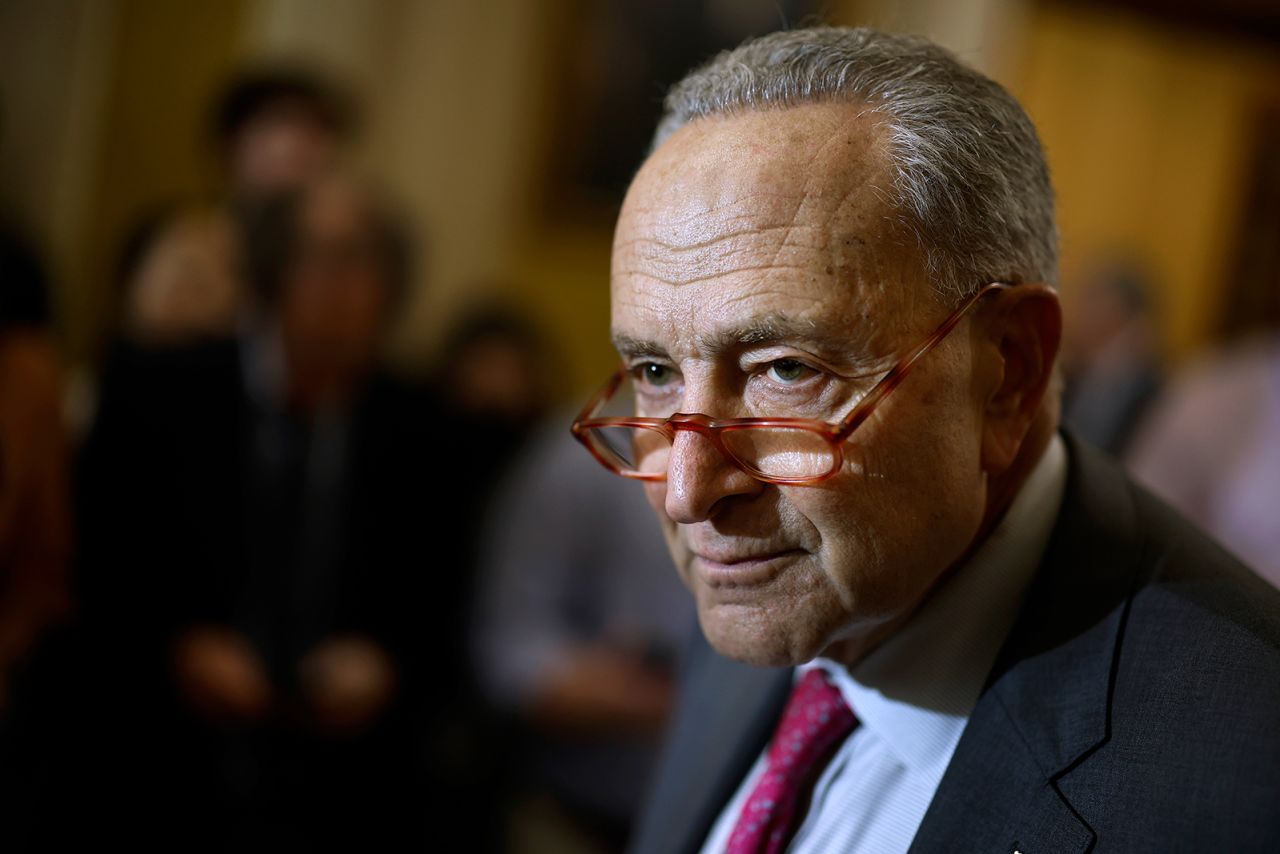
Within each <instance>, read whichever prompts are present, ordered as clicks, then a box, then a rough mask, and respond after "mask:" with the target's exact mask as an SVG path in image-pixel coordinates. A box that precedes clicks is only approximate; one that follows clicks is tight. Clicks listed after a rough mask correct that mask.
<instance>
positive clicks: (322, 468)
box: [81, 177, 448, 850]
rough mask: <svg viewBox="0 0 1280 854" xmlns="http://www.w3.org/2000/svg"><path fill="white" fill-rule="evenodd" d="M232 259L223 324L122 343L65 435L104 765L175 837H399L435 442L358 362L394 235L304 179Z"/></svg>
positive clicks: (395, 248) (373, 330) (429, 419)
mask: <svg viewBox="0 0 1280 854" xmlns="http://www.w3.org/2000/svg"><path fill="white" fill-rule="evenodd" d="M246 250H247V252H246V255H247V257H248V261H249V269H250V271H251V273H252V281H253V283H254V286H255V290H256V291H257V294H258V303H259V305H260V306H261V309H260V310H259V311H258V312H256V313H255V315H254V318H253V320H252V321H251V322H249V323H247V324H246V331H245V333H244V334H243V335H242V336H241V337H239V338H238V339H223V340H215V341H208V342H204V343H201V344H198V345H194V346H189V347H185V348H174V349H167V350H156V351H152V352H150V353H147V354H145V355H139V356H137V357H136V358H137V359H138V361H137V364H135V365H134V366H133V368H132V370H133V376H134V381H133V382H131V383H130V384H129V386H128V388H127V393H124V394H119V395H116V396H114V397H110V398H107V399H104V405H103V408H102V410H101V412H100V413H99V418H98V421H97V423H96V425H95V427H94V430H93V433H92V434H91V436H90V439H89V441H88V444H87V447H86V449H85V454H84V460H83V465H82V469H81V483H82V490H81V502H82V512H83V516H84V518H85V520H86V526H85V531H84V541H83V559H82V579H83V590H84V594H85V597H86V606H87V607H88V608H90V609H92V617H93V620H92V622H91V629H90V631H91V633H92V635H93V636H95V637H97V638H100V639H101V641H102V646H103V648H104V649H105V650H106V651H107V653H108V654H107V656H106V661H105V664H106V665H107V667H108V668H111V669H112V675H111V677H110V682H111V684H110V685H108V686H107V689H106V690H105V691H104V694H107V695H108V696H111V697H112V698H113V700H114V701H115V702H116V703H117V704H118V705H117V706H116V708H115V710H114V711H115V712H116V715H115V717H116V720H115V721H114V725H115V726H116V727H118V731H117V732H115V733H112V737H113V738H116V739H127V740H128V743H127V744H125V745H122V749H121V750H120V752H119V753H118V754H117V755H116V756H115V757H114V758H115V759H116V760H118V761H119V762H120V763H122V765H124V767H121V766H120V765H117V766H115V767H114V768H113V770H112V771H111V772H110V773H111V774H116V773H119V774H120V775H122V778H123V779H124V780H127V781H128V789H127V795H128V798H129V800H133V799H134V798H135V797H141V798H143V799H144V801H145V802H146V803H148V804H154V805H155V807H156V809H157V810H158V812H159V815H160V816H161V818H160V819H159V822H158V823H159V824H160V825H161V828H160V829H159V830H158V834H157V838H172V837H167V836H166V835H165V834H166V833H167V832H168V831H181V833H182V834H183V837H182V838H181V845H182V847H186V848H199V847H206V848H208V849H211V850H220V849H223V848H226V847H234V848H235V849H236V850H240V849H241V848H250V849H253V848H256V847H257V846H264V847H265V846H269V845H288V846H289V847H291V848H292V847H295V846H301V847H302V848H304V849H306V850H321V849H328V848H337V847H351V846H356V845H358V846H361V847H364V846H367V845H380V844H384V843H387V842H388V840H390V839H399V838H403V837H404V834H410V835H409V837H408V839H410V840H416V841H420V837H419V836H414V835H413V834H414V833H415V832H417V833H421V832H422V831H423V829H424V828H425V818H424V816H426V815H428V814H429V812H430V804H429V803H428V802H427V795H426V793H427V791H428V785H427V781H426V778H425V767H424V756H423V747H422V743H421V741H422V739H421V721H420V720H419V718H420V717H421V716H422V714H423V712H422V711H421V709H422V705H421V704H422V702H423V699H424V696H423V695H424V691H425V689H426V686H425V685H424V684H423V679H422V671H421V669H420V667H421V661H420V658H419V656H420V655H423V654H424V653H426V652H429V651H431V650H432V643H433V638H432V636H431V627H432V622H433V616H432V615H431V614H430V613H429V612H428V613H426V614H424V613H423V602H424V599H425V595H426V593H427V592H428V590H429V589H430V585H428V584H427V583H425V579H426V575H425V572H424V570H423V568H422V563H423V555H422V550H421V544H422V543H423V542H424V541H427V542H429V541H430V531H431V529H432V518H431V517H430V516H429V515H427V514H426V510H425V508H424V507H423V505H422V503H421V500H420V495H421V490H422V489H423V484H425V483H428V482H429V480H428V478H429V477H430V476H431V475H432V474H433V470H434V468H435V467H437V466H438V465H439V464H440V460H439V458H440V456H441V452H440V443H439V442H438V441H436V439H435V438H433V435H434V434H433V432H432V431H433V430H436V429H437V426H436V421H435V419H434V418H433V413H434V411H435V410H434V407H433V405H432V404H431V402H430V400H429V399H428V398H427V396H426V395H424V394H423V393H421V392H420V391H418V390H415V389H413V388H411V387H410V386H408V385H406V384H404V383H403V382H401V381H399V380H396V379H393V378H392V377H391V376H389V375H388V374H386V373H385V372H383V371H382V370H380V369H379V368H378V353H379V345H380V343H381V341H382V338H383V332H384V330H385V328H386V325H387V322H388V320H389V319H390V317H391V316H392V314H393V312H394V310H395V307H396V305H397V304H398V301H399V299H400V297H401V294H402V292H403V290H404V288H405V284H406V279H407V275H408V271H407V266H408V258H409V251H408V247H407V245H406V243H405V240H404V238H403V236H402V234H401V231H400V228H399V226H398V224H397V223H396V221H395V220H394V219H393V218H392V217H391V216H390V214H389V213H388V212H387V210H386V208H385V206H384V205H382V204H381V202H380V201H378V200H377V199H376V197H375V196H373V195H372V194H370V193H369V192H368V191H367V190H366V189H365V188H364V187H363V186H361V185H358V184H356V183H355V182H353V181H351V180H349V179H346V178H342V177H326V178H323V179H321V180H319V181H316V182H314V183H313V184H311V185H309V186H308V187H307V188H306V189H305V190H304V191H302V192H300V193H299V194H297V195H295V196H291V197H282V198H280V199H277V200H275V201H274V202H273V203H272V204H271V205H269V206H268V207H266V208H264V210H263V213H262V215H261V216H260V218H259V219H258V220H257V221H256V224H255V228H254V230H253V231H251V232H250V233H249V236H248V239H247V244H246ZM437 687H439V686H437ZM443 687H444V690H446V691H447V689H448V686H443ZM117 818H118V816H117ZM135 832H136V830H134V831H131V835H132V834H133V833H135Z"/></svg>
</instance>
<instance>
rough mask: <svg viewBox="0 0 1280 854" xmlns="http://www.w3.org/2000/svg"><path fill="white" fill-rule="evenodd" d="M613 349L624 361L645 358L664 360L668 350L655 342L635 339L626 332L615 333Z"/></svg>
mask: <svg viewBox="0 0 1280 854" xmlns="http://www.w3.org/2000/svg"><path fill="white" fill-rule="evenodd" d="M613 347H614V349H615V350H617V351H618V354H619V355H620V356H622V358H624V359H636V358H641V357H644V356H650V357H653V358H662V357H665V356H666V355H667V348H665V347H663V346H662V345H661V344H656V343H654V342H653V341H645V340H644V339H642V338H633V337H632V336H630V335H627V334H626V333H624V332H615V333H613Z"/></svg>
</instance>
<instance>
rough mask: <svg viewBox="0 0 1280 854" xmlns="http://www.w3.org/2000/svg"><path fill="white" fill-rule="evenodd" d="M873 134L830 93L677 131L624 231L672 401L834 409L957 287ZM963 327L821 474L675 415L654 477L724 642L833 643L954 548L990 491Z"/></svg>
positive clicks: (645, 172)
mask: <svg viewBox="0 0 1280 854" xmlns="http://www.w3.org/2000/svg"><path fill="white" fill-rule="evenodd" d="M884 147H885V141H884V139H883V136H882V131H881V128H880V127H879V126H878V125H877V124H876V122H875V120H874V119H873V118H869V117H865V116H859V110H858V108H856V107H853V106H850V105H836V104H825V105H808V106H803V107H796V108H789V109H786V110H783V111H773V110H770V111H761V112H750V113H746V114H743V115H739V116H734V117H729V118H715V119H704V120H698V121H695V122H693V123H692V124H690V125H688V126H686V127H684V128H683V129H681V130H680V131H679V132H678V133H676V134H675V135H674V136H673V137H671V139H669V140H668V141H667V142H666V143H665V144H664V145H663V146H662V147H661V148H660V149H659V150H658V151H657V152H655V153H654V155H653V156H652V157H651V158H650V159H649V161H648V162H647V163H646V164H645V166H644V168H643V169H642V170H641V172H640V174H639V175H638V176H637V178H636V180H635V182H634V183H633V184H632V186H631V189H630V192H629V193H628V196H627V200H626V202H625V204H624V206H623V210H622V214H621V217H620V219H619V223H618V229H617V233H616V236H615V242H614V253H613V272H612V282H613V331H614V337H615V341H616V342H617V343H618V346H619V350H620V351H621V352H622V355H623V357H624V359H625V360H626V362H627V364H629V365H632V366H635V367H637V369H638V370H639V372H640V373H641V375H642V377H643V376H644V375H648V376H650V377H654V378H657V381H658V382H661V383H663V384H664V385H665V386H666V387H667V388H673V386H671V385H670V384H671V383H675V384H676V385H675V386H674V388H675V389H676V391H675V392H673V395H674V396H678V398H679V399H678V401H677V406H676V407H675V408H676V409H677V410H678V411H682V412H702V413H705V414H707V415H709V416H712V417H721V418H724V417H737V416H765V415H774V416H800V417H808V418H820V419H822V420H826V421H838V420H839V419H840V418H841V417H843V416H844V415H845V414H847V413H848V412H849V410H850V409H851V408H852V407H853V405H854V404H855V403H856V402H857V400H858V399H859V398H860V396H861V395H862V394H864V393H865V392H866V390H867V389H868V388H869V387H870V385H871V384H872V383H873V382H874V381H875V380H876V379H878V378H879V376H880V375H882V374H883V373H884V372H885V371H886V370H888V369H889V368H890V367H891V365H892V363H893V362H894V361H895V360H896V357H898V356H900V355H901V354H902V352H903V351H904V350H906V349H908V348H909V347H911V346H914V345H915V344H917V343H918V342H919V341H921V340H922V339H923V338H925V337H926V336H927V335H928V334H929V333H930V332H931V331H932V330H933V329H934V327H935V326H936V325H937V324H938V323H939V322H940V321H941V320H942V319H943V318H944V317H945V316H946V315H947V314H948V313H949V311H950V309H951V306H947V305H943V304H941V303H940V302H939V301H938V300H937V299H936V298H935V297H934V296H933V294H932V292H931V290H930V287H929V285H928V284H927V281H926V277H925V274H924V272H923V269H922V264H921V260H920V257H919V252H918V250H916V249H915V248H914V246H913V245H912V244H910V243H909V242H908V241H907V240H904V239H903V238H902V237H901V236H900V234H899V230H898V228H896V227H895V225H894V222H893V216H892V213H891V211H890V210H889V208H888V207H887V205H886V203H885V202H884V201H883V199H884V198H885V196H886V195H887V190H888V189H889V186H890V184H889V176H888V173H887V171H886V168H885V165H884V159H883V158H884V154H883V152H884ZM970 332H971V327H970V325H969V322H967V321H966V322H965V323H964V324H963V325H961V326H960V327H959V328H958V329H957V330H956V331H955V332H954V333H953V334H952V335H951V337H950V338H948V339H947V340H946V341H945V342H944V343H943V344H942V345H941V346H940V347H938V348H937V349H935V350H934V351H933V352H931V353H930V354H929V355H928V356H927V357H926V358H925V359H924V360H923V361H922V362H921V363H920V364H918V365H917V366H916V367H915V368H914V369H913V370H912V373H911V374H910V376H909V377H908V378H907V380H906V381H905V382H904V383H903V385H902V386H901V387H900V388H898V389H897V390H896V391H895V392H894V393H893V394H892V395H891V396H890V397H889V398H887V399H886V400H885V401H884V402H883V403H882V404H881V405H880V407H879V408H878V409H877V410H876V412H875V414H874V416H873V417H872V418H871V419H870V420H868V421H867V422H866V423H864V424H863V425H862V426H861V427H859V428H858V430H857V432H856V433H855V434H854V436H853V439H852V440H851V441H850V442H849V443H848V444H847V445H846V446H845V449H844V450H845V462H844V466H843V468H842V469H841V470H840V471H839V472H838V473H837V474H836V475H835V476H834V477H832V478H830V479H828V480H826V481H823V482H822V483H820V484H818V485H815V486H778V485H771V484H765V483H762V482H759V481H756V480H754V479H753V478H751V477H749V476H748V475H747V474H745V473H743V472H742V471H740V470H738V469H736V468H735V467H734V466H733V465H732V464H731V463H730V462H729V461H728V460H726V459H725V458H724V457H722V456H721V455H720V454H719V453H718V452H717V451H716V450H715V448H714V446H713V445H712V444H711V442H710V441H709V440H708V439H707V438H705V437H702V436H699V435H698V434H696V433H693V432H689V431H685V432H680V433H678V434H677V438H676V440H675V444H674V446H673V448H672V453H671V461H670V467H669V469H668V476H667V481H666V482H665V483H647V484H646V491H647V494H648V498H649V501H650V503H651V504H652V505H653V508H654V509H655V510H656V511H657V514H658V517H659V519H660V520H661V522H662V525H663V528H664V532H665V534H666V537H667V541H668V545H669V546H670V548H671V552H672V555H673V557H674V559H675V563H676V567H677V569H678V571H679V572H680V574H681V576H682V578H683V579H684V581H685V583H686V584H687V585H688V587H689V588H690V590H691V591H692V592H693V594H694V597H695V599H696V601H697V606H698V613H699V618H700V620H701V623H702V628H703V631H704V632H705V634H706V635H707V638H708V640H709V641H710V642H711V644H712V645H713V646H714V647H715V648H716V649H718V650H719V651H720V652H721V653H723V654H725V655H728V656H730V657H733V658H737V659H740V660H744V661H749V662H752V663H756V664H769V665H781V664H794V663H799V662H803V661H807V660H809V659H810V658H812V657H814V656H815V655H818V654H821V653H823V652H824V651H826V652H828V653H829V654H836V653H837V652H838V650H839V649H840V646H839V644H840V642H841V641H846V640H851V641H853V642H855V643H856V642H857V640H858V639H859V638H865V637H867V636H871V635H875V634H876V633H878V632H882V631H883V630H885V629H886V628H887V627H889V626H892V625H894V624H895V623H896V621H899V620H901V619H904V618H905V617H906V616H907V615H909V613H910V612H911V610H912V609H913V608H914V606H915V605H916V604H917V603H918V602H919V601H920V600H921V598H922V597H923V596H924V594H925V593H926V592H927V591H928V590H929V588H930V587H931V586H932V585H933V584H934V582H935V581H937V580H938V578H939V577H940V576H941V575H942V574H943V572H944V571H945V570H946V569H947V568H948V567H949V566H951V565H952V564H953V563H955V562H956V561H957V559H958V558H959V557H960V556H961V555H962V554H963V553H964V552H965V550H966V548H967V547H968V546H969V545H970V543H971V542H972V541H973V539H974V536H975V534H976V532H977V530H978V527H979V525H980V523H981V520H982V516H983V510H984V503H985V497H986V478H985V476H984V474H983V472H982V468H981V465H980V451H981V429H982V412H983V399H984V395H985V394H986V391H985V390H984V389H983V388H982V387H981V386H982V383H980V382H979V381H978V380H977V379H976V378H975V374H974V371H973V370H972V366H971V362H972V355H973V351H972V349H971V340H970ZM642 366H651V367H642ZM641 381H643V379H642V380H641ZM641 414H646V413H641Z"/></svg>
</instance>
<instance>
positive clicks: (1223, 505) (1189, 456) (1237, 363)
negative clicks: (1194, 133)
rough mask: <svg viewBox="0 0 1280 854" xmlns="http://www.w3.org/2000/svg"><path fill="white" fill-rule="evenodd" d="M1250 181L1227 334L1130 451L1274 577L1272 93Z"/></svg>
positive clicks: (1182, 379)
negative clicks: (1270, 105)
mask: <svg viewBox="0 0 1280 854" xmlns="http://www.w3.org/2000/svg"><path fill="white" fill-rule="evenodd" d="M1254 129H1255V137H1254V140H1255V142H1254V151H1253V152H1252V157H1251V163H1250V169H1249V170H1248V171H1249V175H1250V177H1251V183H1250V186H1249V192H1248V195H1247V197H1246V205H1245V208H1244V210H1243V212H1242V214H1241V216H1240V218H1239V222H1238V226H1237V233H1236V235H1235V239H1234V244H1235V253H1234V263H1233V265H1232V271H1231V274H1230V275H1229V276H1228V277H1227V278H1226V279H1225V281H1224V283H1223V284H1224V286H1225V287H1224V290H1225V291H1226V294H1225V295H1224V301H1223V306H1222V310H1221V316H1222V324H1221V325H1222V330H1221V331H1220V335H1221V337H1222V338H1224V339H1225V340H1224V342H1223V343H1221V344H1218V345H1216V346H1214V347H1210V348H1208V349H1207V350H1206V351H1205V352H1203V353H1200V354H1198V355H1197V356H1196V358H1195V359H1193V360H1191V361H1190V362H1189V364H1188V365H1187V366H1186V367H1185V368H1183V369H1182V370H1181V371H1180V372H1179V373H1178V374H1177V375H1175V376H1174V378H1173V380H1172V381H1171V383H1170V385H1169V388H1168V390H1167V392H1166V393H1165V394H1164V395H1162V396H1161V398H1160V400H1159V401H1158V402H1157V403H1156V405H1155V406H1154V407H1153V409H1152V411H1151V415H1150V417H1149V418H1148V419H1146V420H1145V421H1144V423H1143V424H1142V425H1141V427H1140V429H1139V432H1138V433H1137V434H1136V435H1135V437H1134V442H1133V445H1132V448H1131V451H1130V453H1129V454H1128V456H1127V460H1126V462H1127V463H1128V464H1129V465H1130V467H1131V468H1132V469H1133V471H1134V473H1135V474H1136V475H1137V477H1138V479H1139V480H1140V481H1142V482H1144V483H1145V484H1146V485H1148V486H1149V487H1150V488H1151V489H1152V490H1153V491H1154V492H1156V493H1157V494H1158V495H1160V496H1161V497H1162V498H1164V499H1165V500H1167V501H1169V503H1171V504H1173V505H1174V506H1175V507H1177V508H1178V509H1180V510H1181V511H1182V512H1184V513H1185V514H1187V515H1188V516H1189V517H1190V518H1191V519H1192V520H1193V521H1195V522H1196V523H1197V524H1199V525H1200V526H1201V527H1203V528H1204V529H1205V530H1206V531H1209V532H1210V533H1211V534H1213V535H1214V536H1215V537H1217V538H1218V539H1219V540H1220V541H1221V542H1222V543H1223V545H1225V546H1226V547H1227V548H1228V549H1230V550H1231V551H1233V552H1235V553H1236V555H1238V556H1239V557H1240V558H1241V559H1242V560H1243V561H1244V562H1245V563H1247V564H1249V565H1250V566H1252V567H1253V568H1254V569H1256V570H1257V571H1258V573H1259V574H1260V575H1262V576H1263V577H1264V578H1267V579H1269V580H1270V581H1271V582H1272V583H1274V584H1277V585H1280V522H1278V521H1277V520H1278V519H1280V515H1278V514H1277V508H1278V507H1280V100H1277V101H1276V102H1275V104H1274V105H1272V107H1271V108H1270V109H1268V110H1264V111H1261V112H1260V114H1259V115H1258V117H1257V119H1256V120H1255V123H1254Z"/></svg>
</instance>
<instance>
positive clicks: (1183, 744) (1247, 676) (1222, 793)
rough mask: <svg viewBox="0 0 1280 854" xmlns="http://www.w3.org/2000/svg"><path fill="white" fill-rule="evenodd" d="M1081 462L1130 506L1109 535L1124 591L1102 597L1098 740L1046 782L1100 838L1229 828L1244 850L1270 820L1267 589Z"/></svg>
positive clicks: (1276, 821)
mask: <svg viewBox="0 0 1280 854" xmlns="http://www.w3.org/2000/svg"><path fill="white" fill-rule="evenodd" d="M1082 471H1083V472H1084V476H1086V477H1091V478H1100V479H1106V480H1109V481H1110V482H1111V485H1110V487H1109V489H1110V490H1111V491H1113V492H1115V491H1123V493H1124V495H1122V496H1116V498H1117V502H1116V503H1117V505H1119V504H1124V505H1127V506H1128V507H1129V508H1131V513H1130V515H1129V516H1128V518H1127V520H1125V521H1124V522H1122V523H1118V524H1117V530H1116V531H1113V532H1112V534H1113V535H1114V539H1112V540H1111V541H1112V542H1123V543H1126V544H1127V545H1128V546H1129V547H1130V549H1131V551H1130V553H1129V556H1128V559H1127V560H1126V561H1125V562H1124V565H1125V567H1126V568H1125V571H1124V573H1123V575H1124V578H1123V583H1124V584H1125V585H1126V586H1127V587H1128V592H1127V594H1126V595H1124V596H1122V597H1120V598H1118V599H1117V602H1116V608H1115V611H1114V614H1115V616H1116V618H1117V619H1116V625H1117V632H1116V643H1115V645H1114V648H1113V649H1112V652H1111V654H1112V660H1111V661H1110V663H1109V671H1110V676H1109V686H1108V693H1109V695H1110V698H1109V702H1108V704H1107V709H1108V713H1107V719H1106V736H1105V740H1104V741H1103V742H1102V744H1100V745H1099V746H1098V748H1097V750H1096V752H1095V753H1094V754H1093V755H1092V756H1091V757H1089V759H1088V760H1087V761H1083V762H1081V763H1080V764H1079V765H1078V766H1075V767H1073V768H1071V769H1069V770H1068V771H1067V772H1066V773H1065V775H1064V776H1063V777H1062V778H1061V780H1060V781H1059V785H1060V786H1061V789H1062V791H1063V792H1064V793H1065V794H1068V795H1069V796H1070V797H1071V798H1072V800H1073V802H1074V803H1075V804H1076V806H1077V808H1079V809H1080V811H1081V814H1082V815H1085V816H1086V817H1088V818H1089V819H1090V821H1091V823H1092V824H1093V825H1094V829H1095V830H1097V831H1098V833H1099V837H1098V838H1099V843H1100V845H1102V847H1104V848H1105V847H1106V846H1105V844H1103V843H1105V842H1106V840H1107V839H1112V840H1114V839H1116V838H1124V839H1132V840H1135V841H1136V840H1139V839H1145V840H1147V841H1148V842H1149V841H1151V840H1155V839H1171V840H1172V839H1178V840H1181V842H1182V843H1184V844H1191V845H1193V846H1194V845H1198V844H1202V843H1203V844H1205V845H1209V844H1217V843H1220V842H1223V841H1225V840H1227V839H1231V840H1235V841H1236V842H1239V843H1241V844H1242V845H1243V847H1244V849H1245V850H1253V849H1252V848H1251V847H1250V846H1251V845H1254V844H1257V843H1258V842H1260V841H1261V840H1265V839H1268V838H1271V839H1274V838H1275V836H1276V835H1277V834H1280V813H1278V812H1277V810H1276V809H1275V805H1276V804H1277V803H1280V727H1277V726H1276V715H1277V710H1280V591H1277V590H1275V589H1274V588H1273V587H1271V586H1270V585H1269V584H1267V583H1266V582H1265V581H1263V580H1262V579H1260V578H1259V577H1258V576H1257V575H1256V574H1254V573H1253V572H1252V571H1251V570H1249V569H1248V568H1246V567H1245V566H1243V565H1242V564H1240V562H1239V561H1237V560H1236V559H1235V558H1234V557H1232V556H1231V555H1230V554H1228V553H1227V552H1226V551H1225V550H1224V549H1222V548H1221V547H1220V546H1219V545H1218V544H1217V543H1215V542H1214V541H1213V540H1212V539H1210V538H1209V537H1208V536H1207V535H1205V534H1203V533H1201V532H1200V531H1199V530H1198V529H1197V528H1196V527H1195V526H1194V525H1193V524H1192V523H1190V522H1189V521H1187V520H1186V519H1185V518H1184V517H1183V516H1181V515H1180V514H1178V513H1177V512H1176V511H1174V510H1172V509H1171V508H1169V507H1168V506H1167V505H1165V504H1164V503H1163V502H1161V501H1160V500H1159V499H1157V498H1155V497H1154V496H1152V495H1150V494H1149V493H1147V492H1146V491H1145V490H1143V489H1142V488H1141V487H1139V486H1137V485H1136V484H1134V483H1133V482H1132V481H1130V480H1129V479H1128V478H1127V477H1125V476H1124V475H1123V474H1121V473H1120V472H1119V471H1118V469H1112V470H1110V471H1101V470H1100V465H1099V463H1098V462H1097V461H1090V462H1087V463H1086V465H1085V466H1084V468H1083V470H1082ZM1111 521H1115V520H1111ZM1104 541H1106V538H1105V537H1104ZM1148 825H1149V826H1148Z"/></svg>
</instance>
